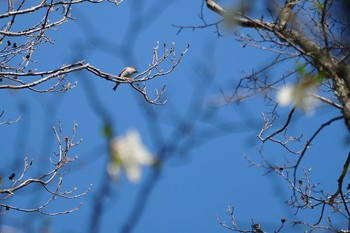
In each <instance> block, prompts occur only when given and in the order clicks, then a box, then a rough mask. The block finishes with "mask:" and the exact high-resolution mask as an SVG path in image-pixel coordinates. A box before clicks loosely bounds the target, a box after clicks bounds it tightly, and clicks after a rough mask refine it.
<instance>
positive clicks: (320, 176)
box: [0, 0, 348, 233]
mask: <svg viewBox="0 0 350 233" xmlns="http://www.w3.org/2000/svg"><path fill="white" fill-rule="evenodd" d="M162 4H163V5H162ZM200 7H201V1H200V0H197V1H186V0H182V1H169V3H168V2H167V3H164V2H163V1H156V0H152V1H147V3H144V2H142V1H127V0H125V1H124V2H123V3H122V4H121V5H120V6H118V7H117V6H114V5H112V4H109V3H103V4H83V5H81V6H78V7H75V8H73V11H72V14H73V16H75V17H76V18H77V20H76V21H70V22H68V23H66V24H64V25H63V26H62V27H61V28H60V30H58V31H52V32H50V36H51V37H52V38H53V39H54V41H55V44H54V45H45V46H43V47H42V48H38V49H37V51H36V53H35V57H34V58H33V59H36V60H37V61H38V62H37V64H35V65H36V66H37V67H38V69H54V68H57V67H59V66H61V65H62V64H66V63H69V62H72V61H76V60H80V59H83V60H85V61H86V62H88V63H90V64H91V65H94V66H96V67H98V68H99V69H100V70H102V71H105V72H109V73H114V74H116V75H117V74H118V73H119V71H120V70H121V69H122V68H123V67H124V66H126V65H129V64H133V65H135V66H136V67H137V68H138V69H139V70H141V71H142V70H144V69H145V68H146V67H147V66H148V63H149V62H150V59H151V56H152V51H153V50H152V48H153V46H155V44H156V43H157V41H159V42H160V43H163V42H166V43H168V44H169V45H170V44H171V42H175V46H176V51H177V54H178V55H179V54H180V53H181V51H182V50H183V49H184V48H185V47H186V45H187V44H190V49H189V51H188V53H187V54H186V55H185V56H184V58H183V62H182V63H181V64H180V65H179V66H178V67H176V69H175V71H174V72H173V73H171V74H169V75H168V76H166V77H161V78H157V79H156V80H154V81H152V82H150V83H149V84H148V90H149V91H150V92H151V91H152V90H153V89H154V88H161V87H162V86H163V85H164V84H166V86H167V91H166V93H165V95H166V96H167V97H168V102H167V104H166V105H163V106H148V107H149V108H151V109H152V111H154V113H155V114H156V115H158V116H159V117H158V118H157V120H155V119H152V120H150V118H147V117H146V113H145V110H144V109H145V108H144V106H143V105H145V104H147V103H146V102H145V101H144V100H143V98H142V97H141V96H140V95H139V94H137V93H136V92H135V91H134V90H132V89H131V88H130V87H128V86H127V85H121V86H120V87H119V88H118V91H117V92H113V91H112V87H113V83H112V82H107V81H105V80H103V79H100V78H98V77H96V76H93V75H92V74H90V73H87V72H78V73H75V74H71V75H70V76H69V80H70V81H71V82H72V83H74V82H75V81H77V82H78V86H77V87H76V88H74V89H72V90H70V91H69V92H67V93H54V94H38V93H32V92H29V91H25V90H23V91H22V90H21V91H7V90H3V91H1V92H0V98H1V99H2V100H3V101H2V105H1V106H2V110H4V111H5V115H4V117H5V118H6V119H16V118H17V117H18V116H21V120H20V121H19V122H18V123H16V124H14V125H5V126H1V128H0V132H1V133H0V137H1V140H0V146H1V148H3V150H2V152H1V157H2V158H3V161H5V162H4V163H3V165H2V176H7V175H6V174H7V173H6V172H7V171H8V169H7V168H11V169H16V171H17V172H18V171H19V169H18V168H13V166H12V165H11V164H14V162H13V160H12V158H20V159H21V158H22V157H24V156H27V157H28V158H30V159H34V161H35V163H34V165H33V170H34V171H35V172H38V171H40V169H45V168H46V169H48V168H49V166H50V165H49V160H48V158H49V156H53V151H55V150H56V146H57V143H56V142H55V138H54V134H53V132H52V128H51V126H52V125H57V122H58V119H60V120H61V121H62V126H63V129H64V134H66V135H71V131H72V126H73V123H74V122H77V123H78V125H79V127H78V131H77V135H76V138H82V139H83V142H82V144H80V145H79V146H77V147H76V148H74V149H73V150H72V151H71V153H72V154H71V156H73V155H78V156H79V159H78V160H77V161H76V162H74V163H73V164H71V165H69V168H67V170H66V171H67V174H66V175H65V179H64V185H66V188H67V190H68V189H69V188H72V187H78V190H81V191H83V190H85V189H86V188H87V187H89V185H90V184H93V188H92V190H91V191H90V192H89V193H88V194H87V195H86V196H84V197H83V198H81V199H78V200H63V201H60V200H58V201H57V202H54V203H53V204H52V206H50V208H49V209H50V210H53V211H55V210H64V209H67V208H72V207H74V206H75V205H76V204H77V203H79V202H83V203H84V204H83V206H82V207H81V208H80V209H79V210H78V211H76V212H74V213H72V214H68V215H61V216H56V217H47V216H42V215H34V214H29V215H30V216H29V217H28V214H23V213H17V212H11V213H9V214H7V215H6V216H4V217H3V219H2V222H3V224H6V225H12V226H20V228H22V226H24V225H25V224H24V225H23V222H21V221H19V220H18V219H19V217H27V218H29V219H34V221H35V222H36V225H37V226H41V225H43V224H44V223H45V224H46V223H47V224H48V225H49V227H50V228H51V231H52V232H55V233H63V232H87V228H88V226H89V220H90V216H91V213H92V212H93V209H92V208H93V203H94V197H95V196H96V194H98V193H99V192H101V190H100V189H99V188H100V185H101V183H102V180H103V179H104V178H105V176H104V169H105V167H106V162H107V161H108V151H107V146H106V139H105V138H104V136H103V133H102V127H103V119H102V115H101V112H99V110H97V111H96V110H95V109H94V108H93V102H92V99H91V98H88V96H91V95H92V94H91V93H96V95H97V97H98V100H99V101H100V103H101V104H102V106H103V107H104V108H105V109H106V110H107V112H108V115H109V116H110V118H111V119H112V120H113V121H112V123H113V129H114V132H115V133H116V134H117V135H123V134H124V133H125V132H126V131H127V130H128V129H130V128H136V129H138V130H139V131H140V134H141V136H142V139H143V141H144V143H145V145H147V147H148V148H149V149H150V150H151V151H152V152H153V153H157V152H158V151H159V146H160V145H159V144H157V143H155V141H154V138H153V135H154V132H152V130H150V129H151V127H149V125H150V124H155V125H158V126H159V128H160V131H161V132H162V134H161V135H159V136H160V137H161V138H162V139H163V140H169V135H172V134H173V133H174V132H176V130H177V127H178V122H183V121H188V122H189V123H191V119H192V118H191V117H197V118H195V119H196V121H195V130H194V131H192V132H191V134H193V135H182V136H181V137H175V139H176V140H178V144H177V142H175V144H176V145H182V143H189V146H184V147H183V148H184V150H183V151H180V152H178V153H175V154H173V155H172V156H171V157H170V158H169V159H167V160H166V161H165V162H164V163H163V164H162V173H161V177H160V179H159V181H158V182H157V183H156V184H155V187H154V189H153V191H152V192H151V195H150V197H149V199H148V200H147V203H146V205H145V209H144V212H143V213H142V215H141V218H140V220H139V222H137V223H134V224H135V228H134V231H133V232H135V233H141V232H168V233H172V232H174V233H175V232H226V231H227V230H226V229H224V228H223V227H221V226H220V225H219V224H218V222H217V221H216V219H215V216H216V215H217V216H218V217H219V218H220V219H222V220H226V222H227V223H229V222H230V219H229V218H228V216H227V215H226V213H225V211H226V208H227V206H235V211H236V218H237V221H238V223H239V224H241V226H242V228H244V227H245V228H248V229H249V226H250V224H251V221H252V219H253V220H254V222H260V223H261V224H262V225H263V227H265V229H266V230H267V231H271V230H273V229H275V228H276V226H277V227H278V226H279V223H280V222H279V221H280V219H281V218H298V217H295V216H294V215H293V214H294V210H292V209H290V208H288V207H286V206H285V205H284V204H283V202H284V200H285V199H288V197H289V195H290V193H289V188H288V186H287V185H286V183H285V182H283V181H282V179H281V178H280V177H278V176H276V175H273V174H268V175H264V174H265V171H264V170H263V169H258V168H252V167H249V166H248V165H249V164H248V162H247V160H246V159H245V158H244V155H247V156H248V157H249V158H252V159H255V160H256V161H260V159H261V158H260V157H259V156H258V152H257V148H258V146H259V145H260V144H258V141H257V138H256V134H257V133H258V131H259V130H260V128H259V127H261V125H262V123H263V122H262V118H261V112H262V111H268V110H269V108H268V107H266V106H265V105H264V103H263V101H261V96H260V95H258V96H256V97H252V98H250V99H248V100H247V101H245V102H242V103H240V104H222V105H220V106H219V107H217V106H212V107H211V108H209V107H208V105H209V104H210V103H213V102H214V103H217V101H218V100H219V99H220V96H221V95H220V93H221V92H225V93H232V90H233V88H234V87H235V86H234V85H235V84H236V83H237V82H238V81H239V79H240V78H241V77H242V76H243V75H244V74H246V73H249V72H251V71H252V68H254V69H256V68H259V67H263V66H264V65H266V64H267V62H268V60H269V59H271V58H273V54H270V53H268V52H266V51H262V50H259V49H257V48H250V47H246V48H242V46H241V44H240V43H238V42H236V41H235V40H234V38H233V36H231V35H229V32H228V31H227V32H225V33H227V36H224V37H220V38H218V37H217V34H216V33H215V28H207V29H197V30H195V31H192V30H190V29H188V30H183V31H182V33H180V34H179V35H176V33H177V30H178V29H177V28H175V27H173V26H172V25H200V24H201V21H200V20H199V18H198V14H199V12H200ZM204 13H205V19H206V20H208V22H213V21H215V20H217V19H218V18H217V16H216V15H215V14H213V13H212V12H210V11H209V10H207V9H206V8H205V9H204ZM139 17H140V18H141V19H139ZM26 23H30V20H29V21H23V25H25V24H26ZM238 31H239V32H240V33H246V32H248V30H238ZM249 33H251V34H253V35H254V32H253V31H249ZM294 66H295V64H293V63H286V64H283V65H280V66H278V67H277V68H276V69H275V70H273V71H271V72H270V73H268V74H266V75H270V76H271V77H272V78H274V77H278V75H279V74H280V73H281V72H283V71H284V70H288V69H293V67H294ZM211 79H212V80H211ZM196 98H198V102H196V104H194V105H191V103H192V101H193V100H195V99H196ZM198 105H200V106H199V107H200V108H199V109H201V110H203V109H204V110H203V112H204V111H205V112H206V114H207V115H206V116H207V118H205V117H204V115H203V114H201V115H199V116H195V115H196V112H195V113H193V112H191V110H193V109H194V107H198ZM202 105H203V107H202ZM201 107H202V108H201ZM287 110H288V108H286V109H281V116H286V114H288V112H287ZM188 113H191V115H188ZM197 113H198V112H197ZM338 115H340V114H339V112H337V110H334V109H332V108H329V107H327V106H321V107H320V108H319V109H318V110H317V111H316V114H315V115H314V116H305V115H304V114H303V113H302V112H301V111H298V112H297V116H298V118H297V119H298V120H297V121H296V122H294V123H293V129H295V131H296V132H299V131H300V129H303V130H302V131H304V132H305V137H310V135H311V134H312V133H313V132H314V131H315V130H316V129H317V128H318V126H319V125H320V123H323V122H324V121H326V120H327V119H330V118H332V117H335V116H338ZM210 116H212V117H210ZM208 119H209V120H210V121H213V122H214V123H212V122H208ZM150 122H151V123H150ZM223 122H227V124H228V126H231V127H233V130H230V129H229V128H228V130H227V131H229V132H225V133H220V134H218V135H211V134H209V132H212V131H208V129H211V127H212V126H213V125H215V124H218V123H223ZM283 122H284V121H283V118H282V119H281V120H280V121H278V122H277V123H278V124H280V125H282V124H283ZM346 135H347V133H346V130H345V127H344V124H343V122H341V121H338V122H335V123H333V124H332V126H331V127H329V128H327V129H325V131H324V132H323V133H321V134H320V136H319V137H318V138H317V139H316V141H315V143H314V144H315V145H316V146H315V147H312V149H311V150H310V151H309V152H308V153H307V157H306V158H305V160H304V161H303V164H302V167H308V166H312V167H313V170H312V177H313V178H315V179H317V180H318V182H321V185H322V187H323V185H324V187H327V190H329V191H330V192H332V191H335V190H336V179H337V177H338V176H339V174H340V172H339V171H340V170H341V168H342V163H343V161H345V156H346V153H347V147H348V144H347V142H346ZM186 136H190V137H189V138H191V137H192V138H195V139H196V140H195V141H188V140H187V138H186ZM208 138H210V139H208ZM202 142H203V144H202ZM204 142H205V143H204ZM172 143H174V142H172ZM192 145H195V146H192ZM192 147H193V148H192ZM263 152H264V155H266V156H267V157H268V158H269V159H271V161H277V163H281V162H283V161H284V159H285V158H286V157H288V156H290V155H288V153H287V152H286V151H285V150H283V149H281V148H280V147H278V146H277V145H273V144H266V145H265V146H264V149H263ZM288 158H290V159H291V160H292V159H295V157H288ZM5 164H6V165H5ZM17 164H18V163H17ZM3 173H5V174H3ZM151 173H152V172H151V170H150V169H145V170H144V173H143V177H142V180H141V182H140V183H139V184H132V183H129V182H128V180H126V179H125V178H122V179H121V181H120V182H119V183H118V184H111V195H110V196H109V197H108V198H107V199H106V200H105V209H104V211H103V215H102V221H101V228H100V230H101V232H120V229H121V227H122V226H123V224H124V223H125V221H127V219H128V217H129V214H130V211H131V210H132V209H133V208H135V207H134V204H135V200H136V199H137V197H138V195H139V194H140V190H141V188H142V187H143V185H144V183H145V181H147V179H148V177H149V176H150V175H151ZM36 192H38V191H35V192H34V195H30V197H29V198H27V193H26V192H25V191H24V192H22V193H20V195H18V196H19V197H17V196H15V197H14V198H13V203H12V204H16V203H20V204H21V205H22V204H23V205H24V206H25V205H28V203H31V202H32V200H35V195H36V194H35V193H36ZM15 198H16V199H15ZM17 198H18V199H17ZM56 203H57V204H56ZM305 213H308V214H307V215H306V216H304V213H303V212H301V213H300V214H301V216H303V217H305V218H310V219H311V221H313V219H317V216H318V215H317V214H318V212H317V211H309V212H305ZM34 217H35V218H34ZM337 220H338V219H335V222H334V223H336V224H337V223H342V219H341V218H339V220H338V221H337Z"/></svg>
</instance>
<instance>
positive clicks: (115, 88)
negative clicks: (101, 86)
mask: <svg viewBox="0 0 350 233" xmlns="http://www.w3.org/2000/svg"><path fill="white" fill-rule="evenodd" d="M119 84H120V82H117V83H116V84H115V86H114V87H113V91H115V90H117V87H118V86H119Z"/></svg>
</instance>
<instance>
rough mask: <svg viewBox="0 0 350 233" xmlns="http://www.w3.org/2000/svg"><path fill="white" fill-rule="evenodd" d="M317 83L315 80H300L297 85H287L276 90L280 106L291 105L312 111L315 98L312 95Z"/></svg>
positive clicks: (307, 111)
mask: <svg viewBox="0 0 350 233" xmlns="http://www.w3.org/2000/svg"><path fill="white" fill-rule="evenodd" d="M317 88H318V85H317V83H315V82H302V83H301V84H298V85H287V86H284V87H282V88H281V89H280V90H279V91H278V92H277V102H278V103H279V104H280V105H281V106H288V105H293V106H296V107H300V108H302V109H303V110H304V111H305V112H306V113H311V114H312V112H313V110H314V108H315V107H316V105H317V100H316V99H315V98H314V97H313V95H314V94H316V92H317Z"/></svg>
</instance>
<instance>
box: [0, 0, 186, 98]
mask: <svg viewBox="0 0 350 233" xmlns="http://www.w3.org/2000/svg"><path fill="white" fill-rule="evenodd" d="M85 2H86V3H101V2H103V1H102V0H51V1H37V2H36V3H35V1H33V2H31V3H30V4H33V5H30V6H28V1H25V0H22V1H20V2H19V3H17V2H16V6H14V3H13V1H9V3H13V4H9V5H8V9H6V11H5V12H4V13H1V12H0V20H2V21H1V22H3V21H4V22H5V24H4V26H3V27H2V28H1V29H0V89H29V90H32V91H35V92H65V91H67V90H69V89H71V88H74V87H75V86H76V85H77V83H73V84H72V83H71V82H70V81H69V79H68V75H69V74H70V73H73V72H76V71H79V70H87V71H89V72H91V73H93V74H94V75H96V76H97V77H100V78H102V79H105V80H108V81H112V82H115V83H128V84H131V87H132V88H133V89H134V90H136V91H137V92H139V93H140V94H142V95H143V96H144V98H145V99H146V100H147V101H148V102H150V103H152V104H162V103H164V102H165V100H162V94H163V93H164V91H165V87H163V88H162V90H161V91H158V90H156V97H155V98H154V99H152V98H150V97H149V95H148V93H147V89H146V85H145V82H147V81H149V80H152V79H154V78H156V77H159V76H165V75H168V74H170V73H171V72H172V71H173V70H174V69H175V67H176V66H177V65H178V64H179V63H180V62H181V60H182V58H183V56H184V54H185V53H186V52H187V50H188V47H187V48H185V49H184V50H183V51H182V53H181V55H180V56H179V57H176V55H175V44H174V43H172V44H171V47H170V48H167V46H166V44H165V43H164V46H163V47H162V46H160V45H159V42H157V44H156V46H155V48H154V50H153V55H152V61H151V63H150V64H149V66H148V67H147V68H146V69H145V70H144V71H143V72H141V73H140V74H139V75H137V76H136V77H134V78H132V79H125V78H123V77H118V76H117V75H114V74H109V73H106V72H103V71H100V70H99V69H98V68H97V67H94V66H92V65H90V64H88V63H86V62H84V61H78V62H75V63H72V64H65V65H62V66H61V67H59V68H56V69H52V70H43V71H39V70H38V68H36V66H37V65H36V63H38V62H37V61H36V60H34V56H33V55H34V54H35V52H36V50H37V49H38V48H39V47H40V46H41V45H43V44H45V43H51V44H54V42H53V40H52V39H51V38H50V37H49V36H48V35H47V34H48V32H49V30H50V31H52V30H57V29H58V27H59V26H61V25H62V24H64V23H66V22H68V21H70V20H74V18H73V17H72V15H71V9H72V7H73V6H75V5H77V4H82V3H85ZM109 2H111V3H114V4H115V5H119V4H120V3H122V2H123V1H111V0H109ZM29 17H31V18H34V17H38V18H39V19H38V20H37V22H36V23H34V24H33V25H27V26H25V27H24V28H23V29H21V27H20V26H19V25H25V24H23V22H24V20H27V18H29ZM18 28H20V29H18ZM160 48H161V49H162V51H160V50H159V49H160ZM167 60H170V63H169V64H170V67H166V66H164V65H163V63H165V61H167ZM139 70H140V69H139Z"/></svg>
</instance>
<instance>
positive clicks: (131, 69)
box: [113, 66, 137, 91]
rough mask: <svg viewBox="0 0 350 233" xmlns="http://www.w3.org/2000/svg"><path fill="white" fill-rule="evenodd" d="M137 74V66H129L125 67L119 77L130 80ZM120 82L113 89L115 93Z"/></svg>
mask: <svg viewBox="0 0 350 233" xmlns="http://www.w3.org/2000/svg"><path fill="white" fill-rule="evenodd" d="M135 73H137V70H136V68H135V66H127V67H125V68H124V69H123V70H122V72H120V74H119V75H118V76H119V77H120V78H130V77H131V75H133V74H135ZM119 84H120V82H117V83H116V84H115V86H114V87H113V90H114V91H115V90H116V89H117V87H118V86H119Z"/></svg>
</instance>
